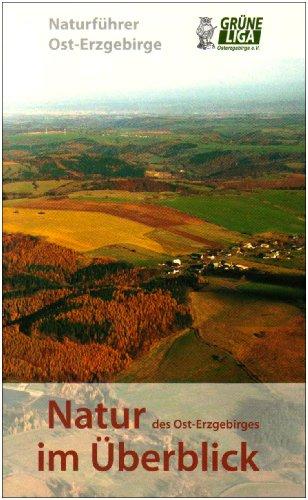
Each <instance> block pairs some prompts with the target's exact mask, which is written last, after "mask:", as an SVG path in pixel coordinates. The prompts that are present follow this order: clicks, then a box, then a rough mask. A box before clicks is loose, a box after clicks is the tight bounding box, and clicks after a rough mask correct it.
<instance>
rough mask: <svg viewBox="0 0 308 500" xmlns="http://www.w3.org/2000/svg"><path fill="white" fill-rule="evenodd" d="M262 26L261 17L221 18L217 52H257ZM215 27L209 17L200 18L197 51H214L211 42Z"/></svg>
mask: <svg viewBox="0 0 308 500" xmlns="http://www.w3.org/2000/svg"><path fill="white" fill-rule="evenodd" d="M262 25H263V17H248V16H245V15H241V16H240V17H223V18H222V19H221V20H220V30H219V34H218V43H217V49H218V50H258V49H259V44H260V39H261V32H262ZM216 28H217V26H213V25H212V18H211V17H200V24H199V26H198V28H197V35H198V37H199V43H198V45H197V47H198V49H204V50H206V49H215V45H214V43H213V42H212V41H211V40H212V38H213V36H214V31H215V29H216Z"/></svg>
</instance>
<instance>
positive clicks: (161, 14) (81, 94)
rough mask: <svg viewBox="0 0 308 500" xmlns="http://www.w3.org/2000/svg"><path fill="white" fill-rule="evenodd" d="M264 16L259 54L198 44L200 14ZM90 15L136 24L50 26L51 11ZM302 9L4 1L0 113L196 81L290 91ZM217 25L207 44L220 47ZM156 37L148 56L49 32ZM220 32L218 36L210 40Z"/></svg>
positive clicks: (299, 66) (298, 62)
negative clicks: (53, 44)
mask: <svg viewBox="0 0 308 500" xmlns="http://www.w3.org/2000/svg"><path fill="white" fill-rule="evenodd" d="M240 15H246V16H248V15H250V16H259V17H263V29H262V35H261V43H260V49H259V50H258V51H247V52H243V51H237V52H236V51H234V52H230V51H219V50H212V51H210V50H207V51H203V50H200V49H197V43H198V38H197V36H196V29H197V27H198V24H199V17H200V16H208V17H211V18H213V25H214V26H215V25H219V22H220V19H221V18H222V17H225V16H233V17H239V16H240ZM58 17H59V18H61V20H69V19H75V20H90V19H92V18H94V17H101V18H107V17H111V18H112V19H114V20H118V21H119V20H132V21H133V20H136V21H139V29H138V30H136V31H98V30H97V31H92V30H88V31H77V30H76V31H55V30H50V29H49V19H50V18H58ZM304 19H305V11H304V4H301V3H298V4H296V3H208V2H207V3H203V4H202V3H184V4H183V3H182V4H175V3H163V4H145V3H144V4H123V3H119V4H114V3H113V4H108V3H105V4H104V3H86V4H85V3H81V4H78V3H76V4H74V3H71V4H70V3H61V4H60V3H39V4H35V3H32V4H31V3H24V4H22V3H11V4H9V3H6V4H4V43H3V51H4V72H3V73H4V110H5V111H11V110H12V111H13V110H17V109H22V108H24V107H26V106H31V105H33V106H39V105H40V104H42V103H59V102H61V101H67V100H72V99H78V100H82V99H89V98H91V99H96V98H100V97H101V96H111V97H114V96H115V97H117V96H119V97H121V98H123V97H124V98H125V97H127V96H129V95H131V94H136V93H138V92H145V91H146V92H153V93H155V92H160V91H164V92H170V93H172V92H173V91H175V89H190V88H194V87H198V88H200V87H201V88H204V89H205V90H206V89H208V88H218V89H220V88H221V89H224V91H226V90H228V89H229V88H230V89H231V88H235V87H241V86H242V85H245V84H249V85H251V84H254V85H255V86H256V87H258V88H262V87H263V88H265V89H266V88H267V85H269V86H271V88H273V86H275V84H277V85H279V86H280V87H281V85H285V87H286V89H288V90H290V89H292V87H293V85H294V84H296V83H297V82H303V79H304V50H305V25H304ZM216 33H217V34H218V29H217V30H216V32H215V36H214V38H213V42H214V43H215V42H216V45H217V35H216ZM123 36H125V37H127V38H128V39H130V38H134V37H135V38H136V39H138V40H153V41H156V40H160V41H161V43H162V50H161V51H155V52H152V53H150V54H145V53H143V52H128V51H118V52H113V53H111V54H105V53H104V52H101V51H93V52H89V51H85V52H81V51H78V50H74V51H52V50H50V48H49V46H48V44H49V40H50V39H51V38H58V39H60V40H61V41H63V40H68V39H70V38H73V39H74V40H79V39H80V38H81V37H86V38H89V39H93V40H118V39H121V38H122V37H123ZM215 37H216V38H215Z"/></svg>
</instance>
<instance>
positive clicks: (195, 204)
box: [162, 190, 305, 234]
mask: <svg viewBox="0 0 308 500" xmlns="http://www.w3.org/2000/svg"><path fill="white" fill-rule="evenodd" d="M162 203H163V204H164V205H166V206H169V207H172V208H175V209H177V210H181V211H183V212H185V213H189V214H190V215H194V216H196V217H200V218H201V219H204V220H207V221H209V222H212V223H215V224H218V225H221V226H223V227H225V228H227V229H230V230H232V231H238V232H241V233H247V234H256V233H263V232H282V233H304V231H305V219H304V216H305V192H304V191H297V190H290V191H288V190H281V191H272V190H257V191H255V192H252V193H246V192H244V193H243V192H238V193H232V192H231V193H230V192H229V193H228V192H224V193H219V194H216V193H215V192H214V193H210V194H208V195H204V196H189V197H186V196H177V197H175V198H174V199H167V200H164V201H163V202H162Z"/></svg>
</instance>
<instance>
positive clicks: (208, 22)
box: [197, 17, 217, 50]
mask: <svg viewBox="0 0 308 500" xmlns="http://www.w3.org/2000/svg"><path fill="white" fill-rule="evenodd" d="M216 28H217V26H215V27H213V26H212V19H211V18H210V17H200V24H199V26H198V28H197V35H198V37H199V43H198V45H197V47H198V49H203V50H206V49H215V45H214V44H213V43H212V42H211V40H212V38H213V35H214V31H215V29H216Z"/></svg>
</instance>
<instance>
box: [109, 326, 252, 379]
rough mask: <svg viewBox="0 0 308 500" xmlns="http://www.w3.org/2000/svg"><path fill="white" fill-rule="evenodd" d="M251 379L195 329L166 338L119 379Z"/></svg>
mask: <svg viewBox="0 0 308 500" xmlns="http://www.w3.org/2000/svg"><path fill="white" fill-rule="evenodd" d="M153 380H155V382H228V381H230V380H232V382H251V381H252V378H251V377H250V376H249V375H248V374H247V373H246V371H245V370H244V369H243V368H242V367H240V366H238V364H237V363H236V361H235V360H234V359H233V358H232V357H231V356H230V355H229V354H227V353H225V352H224V351H222V350H221V349H219V348H217V347H213V346H210V345H207V344H206V343H205V342H203V341H202V340H201V339H200V338H198V336H197V335H196V334H195V332H194V331H193V330H191V331H188V332H185V333H183V334H181V335H178V334H177V335H175V336H173V337H169V338H168V339H164V340H162V341H161V342H159V343H158V344H157V345H156V346H155V347H153V348H152V349H151V350H150V351H149V352H148V353H146V354H145V355H143V356H141V358H139V359H137V360H136V361H134V362H133V364H132V365H131V366H130V367H129V368H128V370H127V371H125V372H124V373H121V374H120V375H119V376H118V378H117V382H152V381H153Z"/></svg>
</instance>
